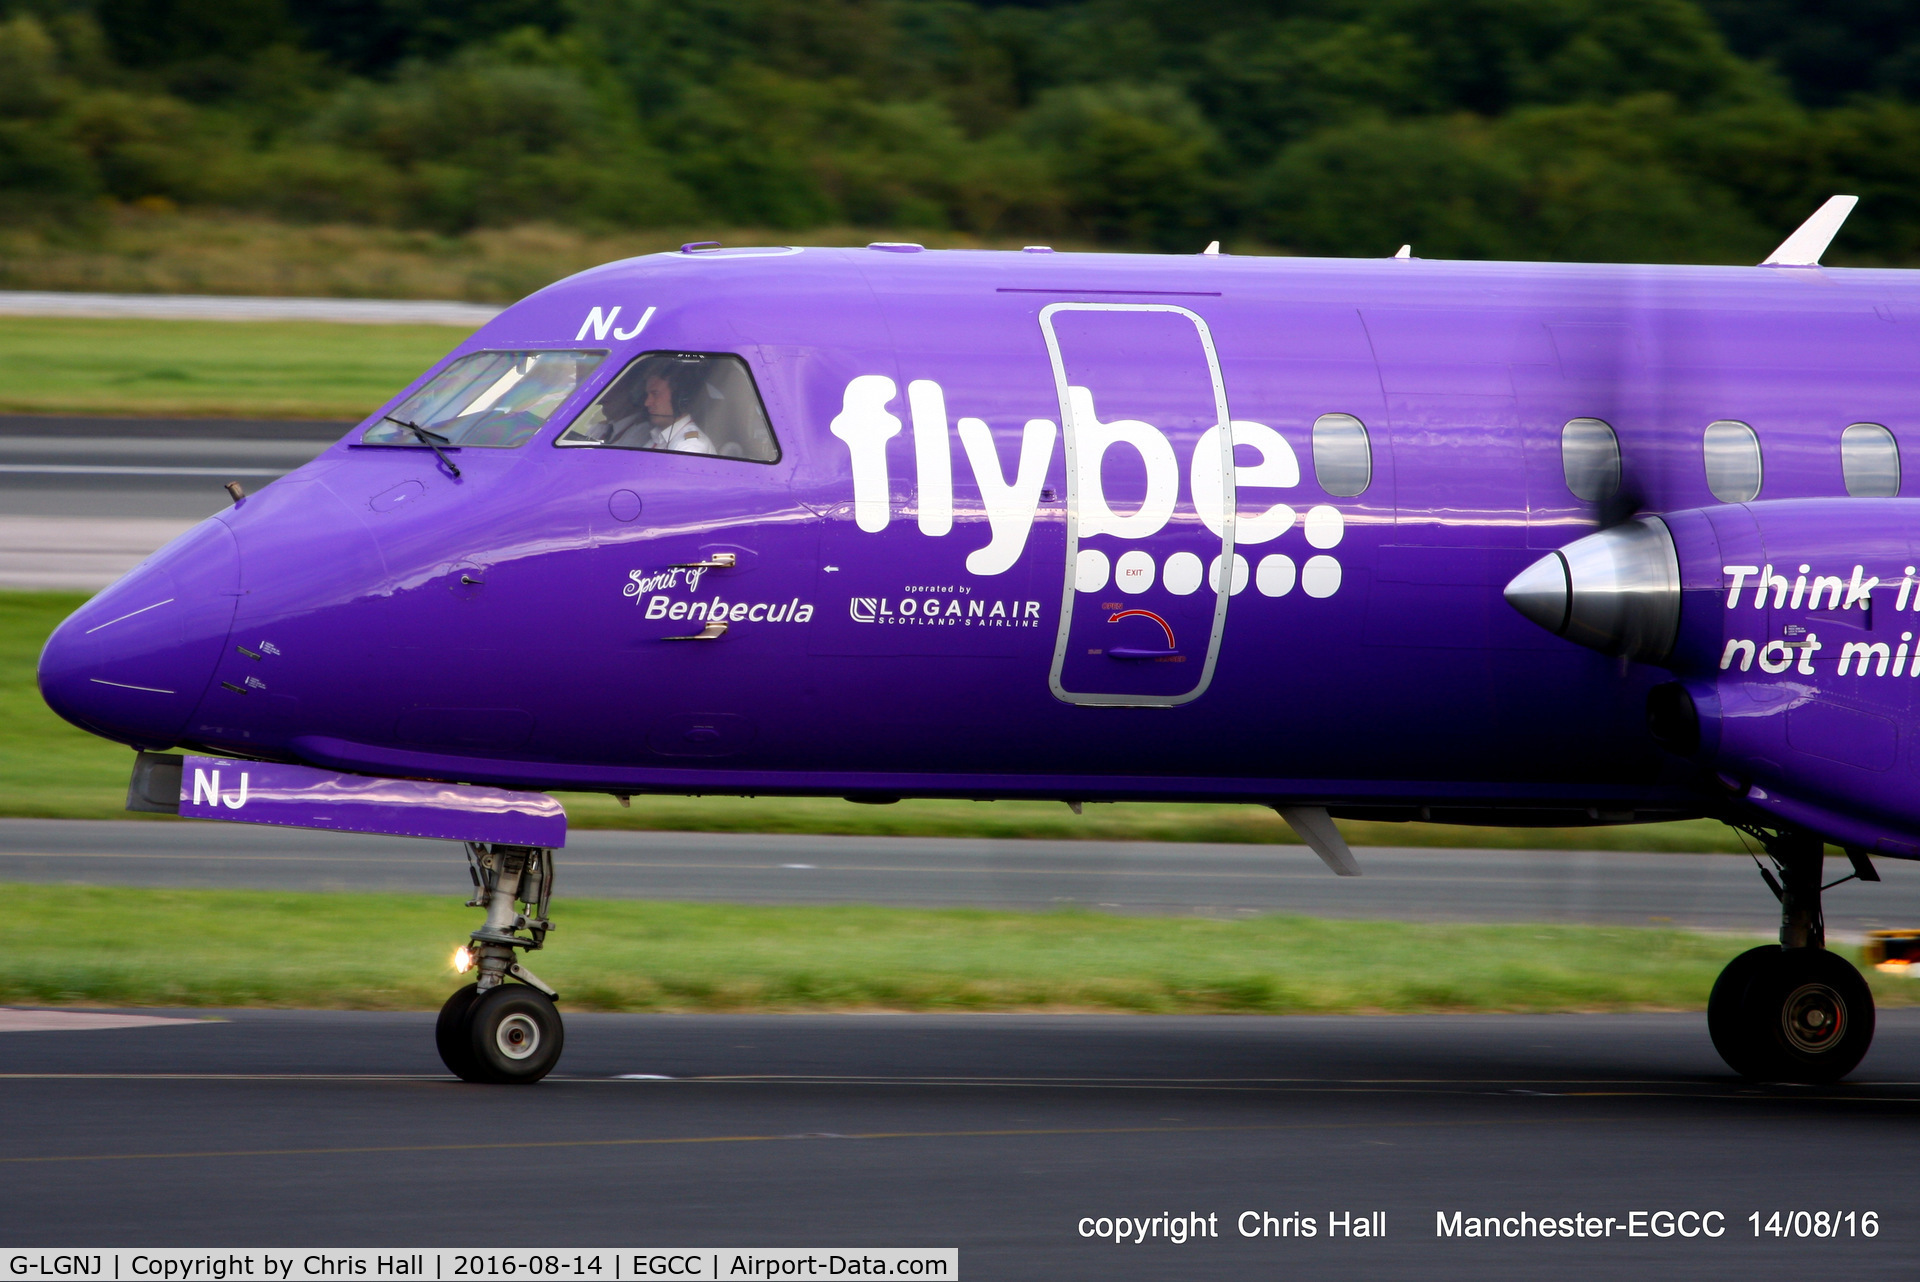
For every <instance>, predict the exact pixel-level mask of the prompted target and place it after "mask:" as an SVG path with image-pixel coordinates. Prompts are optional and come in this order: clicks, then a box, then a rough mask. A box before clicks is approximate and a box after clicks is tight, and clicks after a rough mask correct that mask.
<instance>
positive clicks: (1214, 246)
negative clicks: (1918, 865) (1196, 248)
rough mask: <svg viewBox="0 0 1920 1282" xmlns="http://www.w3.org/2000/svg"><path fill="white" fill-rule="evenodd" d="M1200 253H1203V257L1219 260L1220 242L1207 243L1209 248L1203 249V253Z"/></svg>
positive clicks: (1211, 241)
mask: <svg viewBox="0 0 1920 1282" xmlns="http://www.w3.org/2000/svg"><path fill="white" fill-rule="evenodd" d="M1200 253H1201V255H1202V256H1208V255H1211V256H1213V257H1216V258H1217V257H1219V254H1220V242H1219V241H1217V240H1210V241H1208V242H1207V247H1206V248H1205V249H1203V250H1201V251H1200Z"/></svg>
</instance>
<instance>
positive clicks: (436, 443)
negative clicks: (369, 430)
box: [380, 414, 460, 476]
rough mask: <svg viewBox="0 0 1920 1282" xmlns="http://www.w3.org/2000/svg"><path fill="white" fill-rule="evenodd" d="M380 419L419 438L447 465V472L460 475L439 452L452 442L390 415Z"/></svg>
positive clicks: (384, 415) (451, 462) (417, 425)
mask: <svg viewBox="0 0 1920 1282" xmlns="http://www.w3.org/2000/svg"><path fill="white" fill-rule="evenodd" d="M380 417H381V418H383V419H385V420H387V422H389V423H398V424H399V425H400V426H401V427H404V428H406V429H407V430H408V431H409V432H412V433H413V434H414V435H415V436H417V437H419V438H420V440H421V442H422V443H423V444H424V445H425V446H426V447H427V448H428V449H430V450H432V451H433V456H434V457H435V458H437V459H439V460H440V461H441V462H442V463H445V464H446V465H447V471H449V472H452V473H453V474H454V475H455V476H458V475H460V469H459V468H457V467H455V466H454V464H453V460H452V459H450V458H448V457H447V456H446V455H445V454H442V453H441V452H440V447H441V446H442V445H452V444H453V442H452V441H450V440H448V439H447V438H446V437H444V436H442V435H440V433H438V432H429V431H428V430H427V429H426V428H424V427H422V426H420V425H419V424H418V423H409V422H407V420H405V419H404V418H395V417H394V416H393V415H391V414H382V415H381V416H380Z"/></svg>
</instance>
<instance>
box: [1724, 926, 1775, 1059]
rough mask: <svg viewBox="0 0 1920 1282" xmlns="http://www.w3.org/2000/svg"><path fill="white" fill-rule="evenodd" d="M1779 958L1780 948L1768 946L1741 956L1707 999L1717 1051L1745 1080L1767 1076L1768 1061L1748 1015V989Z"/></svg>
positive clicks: (1730, 965)
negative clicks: (1756, 1040) (1768, 965)
mask: <svg viewBox="0 0 1920 1282" xmlns="http://www.w3.org/2000/svg"><path fill="white" fill-rule="evenodd" d="M1779 956H1780V946H1779V945H1778V944H1764V945H1762V946H1761V947H1759V948H1751V949H1748V950H1747V951H1746V952H1744V953H1741V954H1740V955H1739V956H1738V957H1736V958H1734V959H1733V960H1732V961H1730V962H1728V963H1727V968H1726V969H1725V970H1723V971H1721V972H1720V978H1718V979H1716V980H1714V981H1713V994H1712V995H1711V996H1710V997H1708V998H1707V1035H1708V1036H1709V1037H1711V1038H1713V1049H1715V1050H1717V1051H1719V1052H1720V1058H1721V1059H1723V1060H1725V1061H1726V1062H1727V1067H1728V1068H1731V1069H1732V1070H1733V1071H1734V1072H1736V1073H1738V1074H1740V1075H1741V1076H1742V1077H1762V1076H1765V1069H1766V1067H1767V1064H1766V1060H1765V1057H1764V1055H1763V1054H1762V1051H1761V1048H1760V1047H1759V1046H1758V1045H1757V1044H1756V1042H1755V1039H1754V1037H1753V1035H1752V1034H1753V1026H1752V1024H1751V1022H1750V1021H1749V1020H1748V1019H1747V1017H1746V1015H1745V1014H1744V1011H1745V1007H1746V1002H1747V988H1748V986H1749V985H1750V984H1751V983H1752V982H1753V979H1754V977H1755V976H1756V975H1758V974H1760V972H1761V971H1763V970H1765V969H1766V967H1767V963H1768V962H1769V961H1771V960H1773V959H1775V958H1777V957H1779Z"/></svg>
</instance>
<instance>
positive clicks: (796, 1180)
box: [0, 1011, 1920, 1280]
mask: <svg viewBox="0 0 1920 1282" xmlns="http://www.w3.org/2000/svg"><path fill="white" fill-rule="evenodd" d="M152 1013H153V1012H142V1014H143V1015H148V1014H152ZM5 1022H6V1021H5V1020H4V1018H0V1027H4V1026H5ZM0 1047H4V1049H5V1052H6V1059H7V1063H6V1069H7V1073H6V1079H7V1080H6V1082H5V1090H4V1093H0V1113H3V1114H4V1117H5V1119H6V1124H5V1125H4V1126H0V1186H3V1187H4V1188H5V1190H6V1195H5V1196H4V1197H3V1198H0V1242H4V1243H5V1244H6V1245H7V1246H11V1247H22V1246H37V1245H56V1244H57V1245H71V1246H81V1245H120V1246H131V1245H143V1246H165V1245H210V1244H219V1245H235V1246H240V1245H266V1244H272V1245H288V1244H295V1245H302V1246H315V1247H320V1246H327V1245H356V1246H406V1245H417V1246H436V1247H466V1246H472V1247H486V1246H502V1245H522V1246H543V1247H544V1246H554V1247H558V1246H568V1245H580V1246H586V1245H592V1246H615V1245H660V1246H671V1245H729V1246H731V1245H742V1246H745V1245H813V1246H859V1245H867V1246H888V1245H894V1246H958V1247H959V1248H960V1253H961V1254H960V1260H961V1266H962V1272H963V1275H964V1276H966V1277H969V1278H974V1279H980V1278H994V1279H1060V1278H1076V1279H1077V1278H1095V1277H1099V1278H1167V1279H1176V1278H1177V1279H1183V1280H1184V1279H1204V1278H1233V1279H1241V1278H1247V1277H1254V1276H1261V1277H1275V1276H1284V1277H1327V1278H1334V1277H1338V1278H1352V1277H1407V1278H1411V1277H1420V1278H1486V1277H1540V1276H1544V1275H1546V1274H1547V1273H1548V1272H1549V1271H1551V1273H1552V1274H1553V1275H1554V1276H1556V1277H1566V1278H1589V1277H1591V1278H1602V1277H1604V1278H1618V1277H1625V1276H1637V1275H1648V1274H1658V1275H1660V1276H1665V1277H1713V1278H1725V1277H1742V1278H1776V1277H1777V1278H1788V1277H1805V1276H1808V1275H1809V1273H1810V1272H1811V1273H1817V1274H1818V1275H1820V1276H1825V1277H1849V1278H1863V1277H1883V1276H1884V1277H1896V1276H1898V1277H1912V1276H1914V1275H1915V1273H1916V1271H1920V1217H1916V1215H1915V1214H1914V1213H1913V1212H1912V1210H1911V1207H1910V1201H1911V1199H1909V1198H1908V1197H1907V1196H1906V1195H1905V1193H1904V1181H1903V1177H1904V1174H1905V1172H1906V1169H1907V1167H1908V1166H1909V1165H1910V1162H1909V1158H1910V1155H1911V1153H1912V1151H1913V1147H1912V1146H1913V1143H1914V1139H1915V1133H1916V1126H1917V1124H1920V1082H1916V1081H1915V1080H1914V1077H1915V1073H1914V1070H1913V1066H1914V1064H1915V1063H1916V1059H1917V1058H1920V1011H1896V1012H1891V1013H1888V1014H1887V1015H1886V1016H1885V1017H1884V1018H1883V1021H1882V1025H1881V1030H1880V1036H1879V1040H1878V1042H1877V1044H1876V1045H1875V1047H1874V1050H1873V1052H1872V1054H1871V1055H1870V1056H1869V1058H1868V1059H1867V1061H1866V1063H1865V1064H1864V1065H1863V1066H1862V1068H1861V1070H1860V1071H1859V1072H1858V1073H1857V1074H1856V1075H1855V1079H1854V1080H1852V1081H1850V1082H1848V1083H1846V1084H1844V1085H1841V1086H1837V1087H1828V1088H1799V1089H1763V1088H1754V1087H1747V1086H1742V1085H1739V1084H1738V1083H1736V1082H1735V1081H1734V1080H1733V1079H1732V1078H1730V1077H1729V1076H1728V1075H1727V1074H1726V1073H1725V1071H1724V1070H1723V1069H1722V1068H1721V1067H1720V1065H1719V1062H1718V1060H1717V1059H1716V1058H1715V1056H1714V1053H1713V1050H1712V1048H1711V1046H1710V1045H1708V1042H1707V1036H1706V1032H1705V1029H1704V1028H1703V1027H1702V1021H1701V1019H1700V1017H1699V1016H1698V1015H1608V1016H1583V1015H1561V1016H1458V1017H1440V1016H1435V1017H1426V1016H1421V1017H1409V1016H1402V1017H1373V1018H1368V1017H1352V1018H1258V1017H1232V1016H1219V1017H1211V1018H1154V1017H1138V1018H1126V1017H1118V1018H1116V1017H1095V1016H1045V1015H978V1016H918V1015H911V1016H909V1015H902V1016H894V1015H868V1016H831V1015H820V1016H706V1015H699V1016H644V1015H575V1016H570V1017H569V1019H568V1047H567V1052H566V1058H565V1059H564V1060H563V1062H562V1065H561V1067H562V1070H563V1075H556V1076H555V1077H553V1078H550V1079H549V1080H548V1081H547V1082H545V1083H543V1084H542V1085H540V1086H537V1087H534V1088H531V1089H527V1088H517V1087H472V1086H466V1085H462V1084H460V1083H457V1082H455V1081H453V1080H452V1079H450V1078H448V1077H446V1076H445V1074H444V1073H443V1072H442V1071H441V1069H440V1067H439V1065H438V1063H437V1062H436V1061H435V1058H434V1052H433V1046H432V1016H430V1015H418V1014H403V1015H395V1014H369V1013H355V1012H268V1011H236V1012H230V1013H226V1014H225V1015H224V1017H223V1019H222V1020H221V1021H220V1022H213V1021H208V1020H206V1019H205V1017H204V1014H203V1013H193V1014H191V1015H190V1017H189V1019H187V1020H185V1021H183V1022H180V1023H177V1024H167V1025H149V1026H144V1027H123V1028H114V1027H105V1028H85V1029H76V1030H74V1031H37V1032H0ZM632 1074H643V1075H645V1076H644V1077H631V1076H627V1075H632ZM1662 1210H1665V1211H1670V1212H1676V1213H1677V1212H1682V1211H1688V1210H1691V1211H1694V1212H1700V1213H1705V1212H1716V1211H1717V1212H1719V1213H1720V1218H1719V1219H1716V1220H1710V1221H1707V1223H1709V1224H1710V1225H1711V1226H1712V1227H1714V1228H1719V1229H1722V1230H1724V1232H1723V1234H1722V1235H1721V1236H1718V1237H1707V1236H1695V1237H1691V1238H1683V1237H1679V1236H1677V1235H1676V1236H1672V1237H1666V1238H1662V1237H1656V1236H1651V1235H1649V1236H1640V1237H1635V1236H1631V1235H1630V1226H1631V1225H1633V1224H1635V1223H1640V1224H1642V1225H1643V1226H1651V1225H1652V1224H1655V1223H1664V1221H1652V1220H1642V1221H1635V1220H1633V1219H1632V1214H1633V1213H1634V1212H1636V1211H1640V1212H1656V1211H1662ZM1796 1210H1807V1211H1809V1212H1817V1211H1823V1210H1824V1211H1826V1212H1828V1213H1829V1214H1831V1213H1832V1212H1836V1211H1837V1212H1840V1213H1842V1214H1843V1215H1844V1214H1845V1213H1846V1212H1849V1211H1851V1212H1853V1213H1854V1220H1853V1221H1852V1223H1853V1224H1854V1225H1855V1226H1856V1228H1855V1230H1854V1234H1853V1235H1851V1236H1849V1235H1847V1234H1846V1233H1844V1232H1843V1233H1842V1234H1841V1235H1840V1236H1837V1237H1824V1238H1816V1237H1811V1236H1809V1237H1799V1236H1793V1235H1789V1236H1786V1237H1774V1236H1769V1235H1765V1234H1764V1233H1763V1234H1762V1235H1761V1236H1758V1237H1756V1236H1755V1234H1754V1231H1753V1226H1752V1222H1751V1221H1749V1220H1748V1218H1747V1217H1748V1215H1749V1214H1750V1213H1751V1212H1755V1211H1758V1212H1760V1214H1761V1221H1760V1222H1761V1225H1762V1227H1763V1229H1764V1226H1765V1224H1766V1223H1767V1219H1768V1217H1769V1216H1770V1215H1771V1214H1772V1213H1773V1212H1774V1211H1783V1212H1787V1213H1788V1214H1789V1216H1790V1215H1791V1213H1792V1212H1793V1211H1796ZM1249 1211H1251V1212H1256V1213H1257V1214H1255V1215H1254V1216H1253V1217H1252V1218H1251V1219H1249V1220H1247V1221H1244V1222H1245V1223H1246V1224H1248V1225H1249V1226H1253V1227H1257V1226H1260V1225H1262V1224H1263V1223H1264V1221H1263V1220H1262V1219H1261V1214H1260V1213H1266V1214H1271V1215H1273V1216H1274V1217H1275V1220H1276V1222H1277V1223H1282V1224H1284V1223H1285V1217H1287V1216H1290V1215H1295V1216H1305V1217H1308V1218H1310V1219H1312V1220H1314V1221H1315V1223H1316V1225H1317V1227H1318V1228H1319V1233H1318V1234H1317V1235H1316V1236H1315V1237H1312V1238H1301V1237H1293V1236H1288V1237H1270V1238H1262V1237H1251V1238H1249V1237H1243V1236H1242V1235H1241V1233H1240V1225H1241V1224H1242V1223H1243V1221H1242V1220H1241V1216H1242V1215H1243V1213H1245V1212H1249ZM1375 1211H1383V1212H1385V1217H1386V1218H1385V1224H1386V1230H1387V1231H1386V1235H1385V1236H1384V1237H1380V1238H1354V1237H1346V1236H1339V1235H1335V1236H1329V1234H1328V1228H1327V1225H1328V1217H1329V1214H1330V1213H1331V1214H1334V1215H1336V1216H1337V1215H1341V1214H1349V1215H1352V1216H1353V1220H1352V1221H1349V1222H1350V1223H1351V1222H1358V1221H1359V1220H1360V1219H1361V1218H1363V1217H1364V1216H1365V1215H1367V1214H1368V1213H1371V1212H1375ZM1455 1211H1459V1212H1461V1213H1462V1214H1463V1216H1465V1217H1486V1216H1498V1217H1502V1218H1505V1217H1517V1216H1519V1215H1521V1214H1523V1213H1524V1214H1527V1215H1531V1216H1534V1217H1541V1216H1552V1217H1555V1218H1559V1217H1571V1216H1574V1215H1576V1214H1579V1215H1581V1216H1583V1217H1593V1218H1598V1219H1601V1220H1604V1219H1605V1218H1607V1217H1612V1218H1613V1219H1614V1220H1615V1222H1616V1226H1615V1228H1614V1230H1613V1232H1612V1234H1611V1235H1610V1236H1597V1237H1587V1238H1574V1239H1571V1240H1569V1239H1560V1238H1555V1239H1550V1240H1549V1239H1539V1238H1522V1239H1507V1238H1501V1239H1494V1240H1489V1239H1484V1238H1482V1239H1467V1238H1464V1237H1440V1236H1438V1235H1437V1229H1436V1215H1437V1214H1438V1215H1448V1216H1450V1215H1451V1214H1452V1213H1453V1212H1455ZM1867 1211H1873V1212H1875V1213H1876V1221H1877V1223H1876V1230H1877V1232H1876V1235H1875V1236H1872V1237H1866V1236H1863V1235H1861V1234H1860V1230H1859V1228H1858V1227H1857V1226H1859V1225H1860V1224H1862V1223H1863V1222H1864V1221H1862V1220H1861V1218H1860V1216H1861V1214H1862V1213H1864V1212H1867ZM1192 1212H1197V1213H1198V1214H1199V1215H1200V1216H1201V1217H1202V1218H1203V1219H1206V1218H1207V1217H1213V1218H1212V1219H1211V1220H1210V1221H1209V1222H1210V1223H1211V1224H1212V1225H1214V1226H1215V1227H1216V1228H1217V1230H1218V1236H1217V1237H1212V1236H1208V1237H1197V1238H1194V1239H1192V1240H1189V1241H1188V1242H1186V1243H1184V1244H1174V1243H1171V1242H1168V1241H1166V1240H1150V1241H1148V1242H1147V1243H1146V1244H1144V1245H1137V1244H1132V1243H1128V1244H1125V1245H1116V1244H1115V1243H1113V1242H1111V1241H1103V1240H1100V1239H1098V1238H1091V1237H1084V1236H1082V1234H1081V1224H1082V1220H1083V1217H1087V1218H1090V1219H1092V1220H1095V1221H1097V1219H1098V1217H1103V1216H1104V1217H1112V1216H1119V1215H1125V1216H1133V1217H1151V1216H1156V1215H1162V1214H1176V1215H1184V1214H1187V1213H1192ZM1356 1213H1357V1214H1356ZM1699 1222H1700V1221H1698V1220H1695V1221H1690V1222H1689V1223H1694V1224H1697V1223H1699ZM1783 1222H1789V1223H1790V1220H1789V1221H1783ZM1514 1223H1515V1225H1516V1226H1517V1225H1518V1223H1519V1222H1518V1221H1517V1220H1515V1221H1514ZM1096 1227H1097V1225H1096Z"/></svg>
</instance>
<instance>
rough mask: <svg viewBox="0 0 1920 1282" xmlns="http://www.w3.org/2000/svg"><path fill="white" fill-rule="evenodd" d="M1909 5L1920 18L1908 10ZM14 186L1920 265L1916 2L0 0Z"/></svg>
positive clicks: (655, 222)
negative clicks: (1823, 226)
mask: <svg viewBox="0 0 1920 1282" xmlns="http://www.w3.org/2000/svg"><path fill="white" fill-rule="evenodd" d="M1910 11H1912V12H1910ZM0 14H4V18H3V19H0V219H3V220H6V221H11V222H16V223H22V222H48V223H55V224H59V223H74V224H76V225H77V224H84V221H85V220H86V218H88V217H89V216H91V215H93V214H94V213H97V211H99V210H101V209H103V208H107V207H109V206H111V205H113V204H116V203H117V204H131V205H146V206H148V207H157V208H171V207H180V208H190V209H210V210H235V211H247V212H252V213H257V214H265V215H269V216H273V217H278V218H284V219H289V220H301V221H338V222H356V223H372V224H380V225H389V226H403V227H423V228H430V229H436V230H440V231H445V232H450V233H451V232H460V231H464V230H468V229H471V228H475V227H480V226H497V225H509V224H516V223H524V222H553V223H560V224H573V225H581V226H588V227H645V226H688V225H721V226H734V227H762V228H769V229H775V230H783V231H787V230H790V231H793V232H796V233H797V232H802V231H804V230H805V229H807V228H809V227H817V226H822V225H828V224H840V225H855V226H863V225H865V226H876V227H881V226H884V227H887V228H890V229H896V230H910V229H913V228H928V229H946V230H954V231H961V232H969V233H976V234H980V235H986V236H1013V235H1019V236H1034V237H1042V236H1047V235H1058V236H1070V237H1075V238H1080V239H1085V240H1094V241H1100V242H1107V243H1111V244H1114V245H1119V246H1130V247H1146V248H1157V249H1165V250H1185V251H1192V250H1196V249H1198V248H1199V247H1200V246H1201V245H1204V244H1205V243H1206V242H1207V241H1208V240H1213V239H1221V240H1223V241H1225V242H1227V243H1228V245H1229V246H1230V247H1231V246H1234V245H1240V246H1243V247H1246V248H1269V249H1274V250H1279V251H1283V252H1293V253H1307V254H1336V255H1347V254H1361V255H1374V254H1386V253H1391V252H1392V251H1393V250H1394V249H1395V248H1396V247H1397V246H1398V245H1400V244H1401V243H1403V242H1412V243H1413V244H1414V246H1415V252H1416V253H1419V254H1421V255H1423V256H1428V257H1466V258H1512V259H1568V260H1591V261H1625V260H1631V261H1655V262H1659V261H1693V262H1753V261H1757V260H1758V258H1759V257H1760V256H1762V255H1764V253H1765V252H1766V251H1767V250H1768V249H1769V248H1771V247H1772V246H1773V245H1774V244H1775V243H1777V242H1778V240H1779V239H1780V238H1781V237H1782V236H1784V235H1785V233H1786V232H1787V231H1788V230H1790V229H1791V228H1792V227H1793V226H1794V225H1796V224H1797V223H1798V222H1799V221H1800V219H1802V218H1803V217H1805V216H1806V214H1807V213H1809V212H1810V211H1811V210H1812V209H1813V208H1814V207H1815V206H1816V205H1818V204H1819V202H1820V201H1822V200H1824V199H1825V198H1826V197H1827V196H1829V195H1831V194H1833V193H1835V192H1840V191H1847V192H1853V193H1855V194H1858V195H1860V196H1861V197H1863V200H1862V203H1861V206H1860V209H1859V211H1858V213H1857V214H1856V215H1855V216H1854V219H1853V221H1852V223H1851V224H1850V225H1849V227H1848V229H1847V231H1846V233H1845V236H1844V239H1843V240H1842V242H1840V244H1839V245H1837V246H1836V252H1835V254H1834V255H1833V258H1834V260H1835V261H1852V262H1860V263H1910V262H1914V261H1916V260H1920V11H1916V10H1915V7H1914V6H1911V5H1908V4H1905V3H1902V2H1901V0H1849V2H1848V4H1846V5H1838V6H1836V5H1828V4H1823V3H1816V0H1699V3H1695V0H1215V2H1214V3H1211V4H1194V3H1191V2H1190V0H1067V2H1058V3H1056V2H1053V0H1023V2H1001V0H7V3H5V4H4V5H0Z"/></svg>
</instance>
